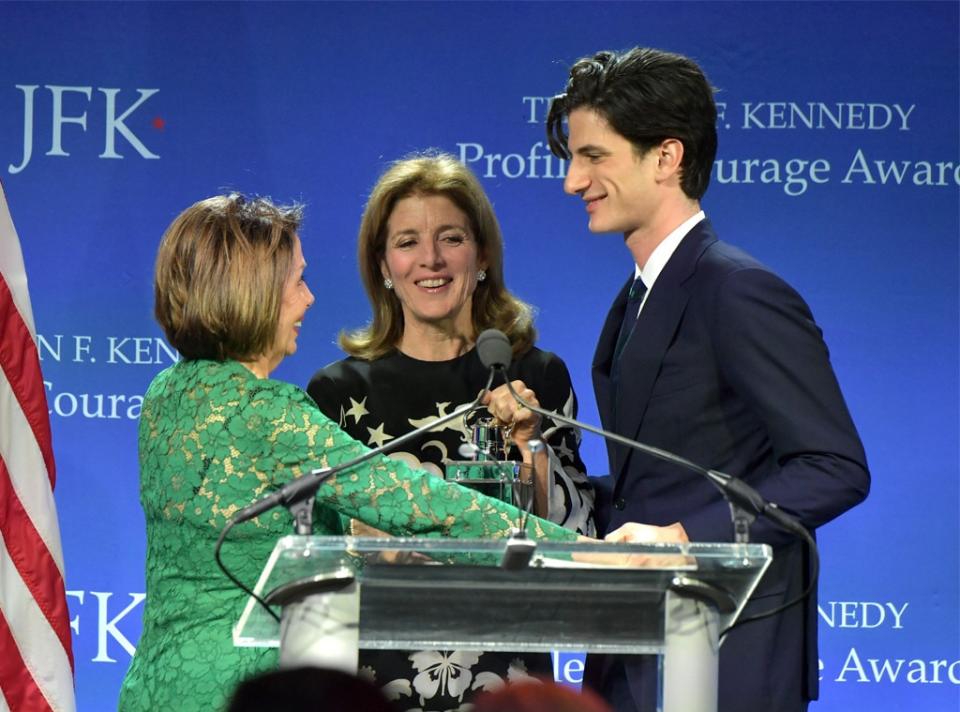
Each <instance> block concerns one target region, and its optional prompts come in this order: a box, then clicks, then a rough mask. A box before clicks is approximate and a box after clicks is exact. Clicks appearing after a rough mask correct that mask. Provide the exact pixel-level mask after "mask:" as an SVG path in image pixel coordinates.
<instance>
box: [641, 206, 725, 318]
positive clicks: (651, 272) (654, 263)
mask: <svg viewBox="0 0 960 712" xmlns="http://www.w3.org/2000/svg"><path fill="white" fill-rule="evenodd" d="M706 217H707V216H706V214H705V213H704V212H703V211H702V210H701V211H700V212H698V213H697V214H696V215H692V216H690V217H689V218H687V219H686V220H684V221H683V222H682V223H680V225H678V226H677V228H676V229H675V230H674V231H673V232H671V233H670V234H669V235H667V236H666V237H665V238H663V241H662V242H661V243H660V244H659V245H657V246H656V248H654V250H653V252H651V253H650V257H649V258H648V259H647V264H645V265H644V266H643V269H640V265H636V264H635V265H634V270H635V271H634V277H640V278H641V279H642V280H643V284H644V285H645V286H646V288H647V294H649V293H650V290H651V289H653V284H654V282H656V281H657V277H659V276H660V273H661V272H662V271H663V268H664V267H666V265H667V262H669V261H670V258H671V257H673V253H674V252H676V251H677V247H679V246H680V241H681V240H683V238H685V237H686V236H687V233H688V232H690V231H691V230H692V229H693V227H694V225H696V224H697V223H699V222H700V221H701V220H703V219H705V218H706ZM644 301H646V298H644ZM641 306H642V305H641Z"/></svg>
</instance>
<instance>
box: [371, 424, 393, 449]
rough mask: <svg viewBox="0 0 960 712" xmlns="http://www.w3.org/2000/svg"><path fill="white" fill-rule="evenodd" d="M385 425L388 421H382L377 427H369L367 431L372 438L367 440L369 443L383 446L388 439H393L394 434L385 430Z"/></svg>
mask: <svg viewBox="0 0 960 712" xmlns="http://www.w3.org/2000/svg"><path fill="white" fill-rule="evenodd" d="M384 425H386V423H380V425H378V426H377V427H375V428H367V432H369V433H370V439H369V440H367V445H375V446H376V447H382V446H383V444H384V443H385V442H386V441H387V440H393V435H388V434H387V433H385V432H383V426H384Z"/></svg>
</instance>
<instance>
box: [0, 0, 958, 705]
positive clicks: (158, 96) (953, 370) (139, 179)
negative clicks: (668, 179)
mask: <svg viewBox="0 0 960 712" xmlns="http://www.w3.org/2000/svg"><path fill="white" fill-rule="evenodd" d="M958 29H960V28H958V4H957V3H956V2H903V3H899V2H878V3H866V2H863V3H852V2H851V3H846V2H842V3H762V2H749V3H720V2H715V3H696V2H683V3H628V4H620V3H602V4H600V3H585V4H581V3H566V2H561V3H550V2H537V3H517V4H513V3H469V4H468V3H464V4H454V3H445V4H432V3H414V4H406V3H388V4H353V3H348V4H334V3H330V4H327V3H324V4H308V3H297V4H282V3H271V4H259V3H243V4H232V3H210V4H206V3H170V4H167V3H158V4H154V3H133V4H127V3H104V4H95V3H83V4H56V3H41V4H34V3H24V4H21V3H9V2H8V3H3V4H2V5H0V46H2V47H3V61H2V65H0V176H2V178H3V182H4V185H5V186H6V190H7V195H8V198H9V201H10V206H11V210H12V212H13V217H14V221H15V223H16V225H17V228H18V231H19V234H20V239H21V242H22V244H23V250H24V256H25V260H26V264H27V270H28V274H29V275H30V278H31V285H30V286H31V292H32V297H33V307H34V313H35V316H36V323H37V328H38V331H39V332H40V350H41V355H42V359H43V369H44V375H45V379H46V381H47V384H46V385H47V389H48V390H47V396H48V399H49V401H50V407H51V417H52V421H53V431H54V445H55V452H56V457H57V465H58V470H59V480H58V487H57V492H56V494H57V500H58V505H59V508H60V521H61V527H62V534H63V543H64V549H65V557H66V563H67V577H66V581H67V588H68V589H69V591H70V595H69V602H70V608H71V615H72V617H73V630H74V650H75V654H76V661H77V689H78V696H79V705H80V709H81V710H107V709H111V708H114V707H115V705H116V695H117V690H118V687H119V682H120V679H121V678H122V675H123V673H124V671H125V670H126V667H127V665H128V663H129V659H130V654H131V652H132V650H133V645H134V644H135V642H136V640H137V637H138V635H139V631H140V614H141V611H142V600H143V593H142V592H143V553H144V534H143V518H142V514H141V511H140V508H139V504H138V500H137V497H138V495H137V461H136V418H137V416H138V414H139V403H140V396H141V394H142V393H143V392H144V391H145V389H146V386H147V384H148V383H149V382H150V380H151V378H152V377H153V376H154V375H155V374H156V373H157V372H158V371H159V370H160V369H161V368H163V367H165V366H166V365H168V364H169V363H170V362H171V360H172V359H173V358H175V356H174V354H173V353H172V351H171V350H170V349H169V347H167V346H166V345H165V344H164V343H163V341H162V339H161V334H160V331H159V329H158V328H157V327H156V325H155V324H154V322H153V320H152V316H151V312H152V291H151V273H152V264H153V259H154V253H155V249H156V246H157V244H158V241H159V238H160V234H161V232H162V231H163V229H164V228H165V227H166V225H167V224H169V222H170V221H171V219H172V218H173V217H174V216H175V215H176V214H177V213H178V212H179V211H180V210H182V209H183V208H184V207H186V206H187V205H189V204H190V203H192V202H194V201H195V200H198V199H200V198H202V197H206V196H209V195H211V194H214V193H217V192H221V191H223V190H224V189H229V188H236V189H241V190H243V191H246V192H251V193H261V194H268V195H271V196H273V197H274V198H277V199H280V200H300V201H304V202H305V203H306V204H307V206H308V217H307V220H306V223H305V225H304V228H303V231H302V238H303V245H304V251H305V253H306V256H307V259H308V261H310V262H311V267H310V269H309V273H308V277H309V279H310V281H311V286H312V287H313V290H314V292H315V293H316V295H317V305H316V306H315V307H314V308H313V309H312V310H311V311H310V314H309V317H308V321H307V322H306V323H305V325H304V329H303V332H302V334H301V336H300V350H299V352H298V353H297V355H296V356H295V357H294V358H292V359H289V360H288V361H287V362H286V363H284V364H283V365H282V366H281V369H280V370H279V371H278V372H277V374H276V375H277V376H278V377H279V378H283V379H287V380H290V381H293V382H295V383H299V384H301V385H302V384H304V383H305V382H306V381H307V379H308V378H309V376H310V375H311V374H312V372H313V371H314V370H315V369H316V368H318V367H319V366H322V365H324V364H326V363H328V362H330V361H332V360H334V359H336V358H338V357H339V356H340V354H339V353H338V351H337V348H336V346H335V344H334V339H335V335H336V333H337V331H338V330H339V329H340V328H341V327H344V326H356V325H359V324H362V323H363V322H364V321H365V320H366V319H367V317H368V308H367V306H366V301H365V298H364V296H363V292H362V289H361V287H360V284H359V280H358V277H357V271H356V266H355V260H354V239H355V234H356V228H357V224H358V219H359V216H360V213H361V210H362V206H363V203H364V199H365V195H366V193H367V191H368V190H369V188H370V187H371V186H372V184H373V182H374V180H375V179H376V177H377V175H378V174H379V173H380V171H381V170H382V169H383V168H384V166H385V165H386V163H387V162H389V161H391V160H393V159H395V158H398V157H400V156H402V155H403V154H405V153H407V152H409V151H412V150H416V149H423V148H427V147H431V146H433V147H439V148H442V149H445V150H448V151H451V152H453V153H455V154H457V155H459V156H460V157H461V158H462V160H464V161H466V162H468V163H469V164H470V165H471V166H472V167H473V168H474V170H475V171H476V172H477V173H478V174H479V175H480V176H481V178H482V180H483V183H484V185H485V187H486V189H487V191H488V192H489V194H490V197H491V198H492V200H493V202H494V204H495V207H496V209H497V212H498V214H499V217H500V220H501V222H502V227H503V231H504V235H505V239H506V243H507V252H506V260H507V265H506V271H507V277H508V282H509V284H510V285H511V287H512V288H513V289H514V290H515V291H516V292H517V293H518V294H519V295H520V296H521V297H522V298H524V299H526V300H528V301H530V302H532V303H534V304H536V305H537V306H538V307H539V317H538V326H539V330H540V334H541V338H540V344H541V346H543V347H544V348H547V349H550V350H552V351H556V352H557V353H559V354H560V355H561V356H562V357H563V358H564V359H565V360H566V361H567V364H568V365H569V367H570V371H571V373H572V375H573V378H574V381H575V385H576V388H577V391H578V392H579V394H580V400H581V406H582V415H583V417H584V418H585V419H586V420H587V421H590V422H594V423H595V422H597V420H598V419H597V415H596V410H595V408H594V405H593V398H592V393H591V387H590V382H589V364H590V358H591V355H592V348H593V344H594V340H595V337H596V335H597V334H598V332H599V329H600V325H601V322H602V319H603V317H604V315H605V313H606V309H607V307H608V305H609V302H610V301H611V299H612V297H613V295H614V294H615V292H616V290H617V289H618V288H619V286H620V285H621V284H622V281H623V279H624V278H625V277H626V275H627V273H628V271H629V270H630V259H629V255H628V253H627V251H626V250H625V249H624V247H623V245H622V244H621V242H622V241H621V239H620V238H619V237H617V236H615V235H601V236H595V235H591V234H590V233H589V232H588V231H587V229H586V217H585V214H584V213H583V209H582V206H581V205H580V203H579V201H577V200H574V199H571V198H568V197H565V196H564V195H563V193H562V190H561V180H560V176H561V175H562V167H561V166H560V165H559V164H558V163H557V161H556V159H548V158H547V155H548V152H547V150H546V149H545V147H544V135H543V134H544V127H543V119H544V115H545V110H546V106H547V104H546V100H545V97H548V96H550V95H552V94H554V93H556V92H558V91H560V90H561V89H562V87H563V84H564V82H565V77H566V69H567V67H568V66H569V65H570V63H571V62H572V61H573V60H575V59H576V58H578V57H580V56H583V55H585V54H589V53H592V52H593V51H595V50H598V49H604V48H618V49H619V48H627V47H630V46H633V45H636V44H646V45H651V46H657V47H662V48H665V49H670V50H674V51H678V52H681V53H684V54H687V55H690V56H692V57H694V58H696V59H697V60H699V61H700V62H701V64H702V65H703V67H704V68H705V70H706V71H707V74H708V76H709V77H710V79H711V81H712V82H713V83H714V84H715V85H716V86H717V88H718V89H719V93H718V95H717V98H718V101H719V102H720V108H721V112H722V116H721V120H720V127H719V130H720V151H719V156H718V165H717V167H716V169H715V172H714V176H713V183H712V186H711V188H710V190H709V191H708V193H707V197H706V200H705V201H704V207H705V209H706V211H707V214H708V215H709V216H710V218H711V219H712V221H713V222H714V225H715V227H716V229H717V231H718V232H719V234H720V235H721V237H723V238H725V239H726V240H728V241H730V242H734V243H736V244H738V245H740V246H742V247H744V248H745V249H747V250H748V251H750V252H752V253H754V254H755V255H757V256H758V257H759V258H760V259H762V260H763V261H765V262H766V263H768V264H769V265H771V266H772V267H774V268H775V269H776V270H777V271H779V272H780V273H781V274H783V275H784V276H785V277H786V278H787V279H788V280H789V281H790V282H792V283H793V284H794V285H795V286H796V287H797V288H798V289H799V290H800V291H801V293H803V294H804V295H805V296H806V298H807V299H808V301H809V302H810V304H811V306H812V308H813V310H814V313H815V315H816V317H817V319H818V321H819V323H820V324H821V326H822V327H823V330H824V333H825V336H826V339H827V342H828V344H829V345H830V348H831V354H832V359H833V363H834V366H835V368H836V371H837V373H838V376H839V378H840V381H841V384H842V385H843V387H844V391H845V393H846V396H847V399H848V402H849V405H850V409H851V411H852V413H853V416H854V419H855V421H856V423H857V425H858V426H859V429H860V432H861V434H862V436H863V439H864V441H865V444H866V447H867V452H868V456H869V460H870V465H871V469H872V472H873V477H874V480H873V481H874V486H873V492H872V493H871V496H870V498H869V499H868V501H867V502H866V503H865V504H864V505H862V506H861V507H859V508H857V509H856V510H854V511H852V512H850V513H849V514H848V515H846V516H844V517H843V518H841V519H840V520H839V521H837V522H835V523H832V524H830V525H828V526H827V527H825V528H824V529H823V530H822V531H821V532H820V541H821V543H822V549H823V551H822V555H823V562H824V572H823V576H822V581H821V587H820V591H821V593H820V600H821V604H820V605H821V620H820V624H821V632H822V645H821V657H822V680H823V682H822V702H821V703H820V704H819V705H817V707H816V709H818V710H822V711H824V712H826V711H828V710H835V711H840V710H848V709H851V708H854V707H855V706H856V707H857V708H861V709H877V710H916V709H924V710H954V709H957V704H958V700H960V694H958V690H960V617H958V595H960V592H958V581H960V563H958V561H960V548H958V540H960V531H958V519H960V517H958V506H960V497H958V437H957V436H958V426H960V423H958V410H960V408H958V385H960V384H958V234H960V231H958V227H960V226H958V193H960V191H958V185H960V175H958V173H960V168H958V165H960V147H958V135H960V121H958V105H960V90H958V87H960V77H958V54H960V46H958V36H960V33H958ZM584 454H585V460H586V461H587V464H588V466H589V467H590V469H591V471H592V472H593V473H595V474H600V473H602V472H603V471H604V469H605V466H606V458H605V456H604V454H603V446H602V444H601V443H599V442H596V441H593V440H589V439H588V440H586V441H585V453H584ZM574 675H575V671H574Z"/></svg>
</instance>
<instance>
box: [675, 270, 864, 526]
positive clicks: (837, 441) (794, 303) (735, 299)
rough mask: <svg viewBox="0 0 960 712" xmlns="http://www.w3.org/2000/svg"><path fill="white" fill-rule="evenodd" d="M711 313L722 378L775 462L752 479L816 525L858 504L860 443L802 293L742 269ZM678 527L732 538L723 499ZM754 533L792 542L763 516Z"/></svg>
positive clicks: (860, 494)
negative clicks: (764, 437) (748, 414)
mask: <svg viewBox="0 0 960 712" xmlns="http://www.w3.org/2000/svg"><path fill="white" fill-rule="evenodd" d="M714 309H715V311H714V314H713V318H712V319H710V324H711V325H712V326H711V329H712V334H711V338H712V343H713V348H714V350H715V358H716V362H717V365H718V368H719V371H720V373H721V376H722V378H723V381H724V382H725V383H726V384H727V385H728V386H729V388H730V389H731V390H732V391H733V393H734V394H735V397H737V398H739V399H740V400H741V401H742V402H743V403H744V404H745V405H746V407H747V408H748V409H749V410H750V411H752V413H753V414H754V415H755V416H756V418H757V420H758V421H759V422H760V423H761V424H762V427H763V428H764V429H765V431H766V435H767V439H768V441H769V443H770V446H771V447H772V449H773V458H772V459H773V460H774V461H775V463H776V465H775V467H774V469H773V470H772V471H766V472H760V473H756V474H755V475H754V476H752V477H751V478H750V483H751V484H752V485H753V486H754V487H756V489H757V490H758V491H759V492H760V494H761V495H762V496H763V497H764V498H765V499H767V500H768V501H770V502H774V503H776V504H777V505H778V506H779V507H780V508H781V509H783V510H785V511H787V512H789V513H791V514H793V515H794V516H796V517H798V518H799V520H800V521H801V522H802V523H803V524H804V525H805V526H806V527H807V528H810V529H814V528H816V527H819V526H821V525H823V524H825V523H827V522H829V521H830V520H832V519H834V518H835V517H837V516H838V515H840V514H841V513H843V512H845V511H846V510H847V509H850V508H851V507H853V506H854V505H856V504H858V503H859V502H860V501H862V500H863V499H864V498H865V497H866V496H867V493H868V491H869V488H870V475H869V473H868V470H867V464H866V456H865V454H864V451H863V445H862V444H861V441H860V437H859V436H858V434H857V431H856V428H855V426H854V424H853V421H852V419H851V417H850V413H849V411H848V409H847V406H846V403H845V402H844V399H843V395H842V393H841V392H840V386H839V384H838V383H837V379H836V376H835V375H834V372H833V368H832V366H831V365H830V358H829V353H828V351H827V346H826V344H825V343H824V341H823V338H822V335H821V332H820V329H819V328H818V327H817V325H816V324H815V323H814V320H813V316H812V314H811V313H810V309H809V307H808V306H807V305H806V303H805V302H804V301H803V299H802V298H801V297H800V295H799V294H797V292H796V291H794V290H793V289H792V288H791V287H790V286H789V285H787V284H786V283H785V282H784V281H783V280H782V279H780V278H779V277H777V276H776V275H775V274H773V273H771V272H769V271H766V270H763V269H759V268H748V269H740V270H737V271H735V272H733V273H731V274H729V275H727V277H726V278H725V279H724V281H723V282H722V283H721V284H720V286H719V288H718V289H717V292H716V298H715V301H714ZM682 523H683V525H684V528H685V529H686V530H687V533H688V535H690V537H691V539H694V540H701V541H719V540H723V539H726V538H728V537H729V531H730V515H729V511H728V509H727V507H726V505H721V506H719V507H713V508H705V509H703V510H701V511H698V512H694V513H692V514H691V515H690V517H689V518H688V519H686V520H684V521H683V522H682ZM751 535H752V537H753V538H754V539H756V540H759V541H765V542H768V543H771V544H774V545H776V544H778V543H782V542H785V541H787V540H788V535H785V534H784V533H782V532H780V531H779V530H777V529H776V528H775V527H773V526H772V525H771V524H769V522H767V521H761V520H758V521H757V522H755V523H754V524H753V525H752V526H751Z"/></svg>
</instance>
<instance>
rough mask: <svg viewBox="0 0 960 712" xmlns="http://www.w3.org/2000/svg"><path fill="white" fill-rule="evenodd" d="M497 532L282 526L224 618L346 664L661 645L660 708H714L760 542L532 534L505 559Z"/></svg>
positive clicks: (303, 652) (761, 562) (320, 661)
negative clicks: (444, 534) (396, 533)
mask: <svg viewBox="0 0 960 712" xmlns="http://www.w3.org/2000/svg"><path fill="white" fill-rule="evenodd" d="M505 546H506V542H505V541H504V540H482V541H481V540H468V539H424V538H416V539H393V538H383V539H381V538H367V537H322V536H288V537H284V538H282V539H280V540H279V541H278V542H277V545H276V547H275V548H274V550H273V553H272V554H271V556H270V559H269V560H268V561H267V564H266V566H265V567H264V570H263V573H262V574H261V576H260V580H259V581H258V582H257V585H256V588H255V592H256V593H257V594H258V595H260V596H262V597H264V598H266V600H267V602H268V603H270V604H271V605H273V606H275V607H276V610H277V611H279V612H282V617H281V623H280V624H278V623H277V622H276V621H275V620H274V619H273V618H272V617H271V616H270V615H269V614H268V613H267V612H266V611H265V610H264V609H263V607H262V606H260V604H258V603H256V601H254V599H253V598H251V599H250V600H249V602H248V604H247V606H246V607H245V609H244V611H243V614H242V615H241V617H240V620H239V621H238V622H237V624H236V626H235V628H234V643H235V644H236V645H240V646H271V647H279V648H280V664H281V665H304V664H316V665H321V666H326V667H338V668H341V669H345V670H348V671H353V672H355V671H356V669H357V650H358V648H380V649H397V650H419V649H434V650H450V649H459V650H505V651H517V652H526V651H531V652H538V651H539V652H548V651H551V650H568V651H587V652H594V653H624V654H653V655H660V656H662V657H661V661H662V665H661V666H660V667H661V696H662V702H663V710H664V712H714V710H715V709H716V700H717V661H718V655H719V640H718V637H719V633H720V631H721V630H723V629H724V628H726V627H727V626H728V625H730V624H731V623H733V622H734V621H735V620H736V618H737V616H738V615H739V613H740V611H741V609H742V608H743V605H744V603H745V602H746V600H747V598H748V597H749V596H750V594H751V592H752V591H753V589H754V588H755V587H756V584H757V582H758V581H759V580H760V577H761V576H762V575H763V572H764V571H765V570H766V568H767V566H768V565H769V563H770V560H771V553H770V547H768V546H766V545H762V544H696V543H689V544H606V543H602V542H596V543H594V542H590V543H576V544H571V543H552V542H551V543H548V542H540V543H538V545H537V549H536V552H535V553H534V555H533V558H532V559H531V561H530V564H529V566H527V567H525V568H523V569H521V570H506V569H504V568H502V567H501V565H500V564H501V561H502V560H503V558H504V549H505Z"/></svg>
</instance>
